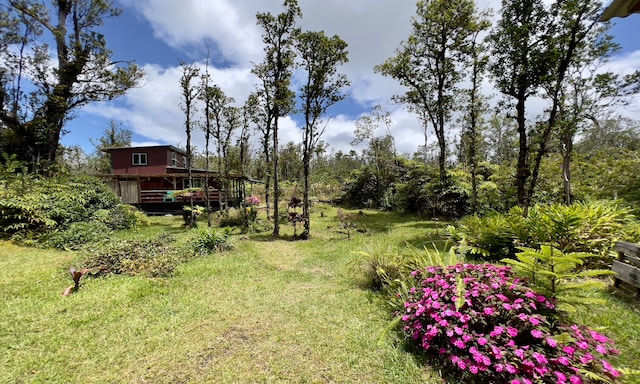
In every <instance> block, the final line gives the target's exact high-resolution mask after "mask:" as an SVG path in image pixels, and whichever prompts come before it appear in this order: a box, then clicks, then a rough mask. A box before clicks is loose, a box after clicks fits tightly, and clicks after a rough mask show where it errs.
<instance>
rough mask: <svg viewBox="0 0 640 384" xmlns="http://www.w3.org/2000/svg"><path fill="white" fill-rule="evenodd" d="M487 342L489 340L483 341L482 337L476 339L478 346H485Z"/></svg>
mask: <svg viewBox="0 0 640 384" xmlns="http://www.w3.org/2000/svg"><path fill="white" fill-rule="evenodd" d="M488 342H489V340H487V339H485V338H484V337H481V338H479V339H478V344H480V345H487V343H488Z"/></svg>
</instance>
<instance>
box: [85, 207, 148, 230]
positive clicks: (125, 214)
mask: <svg viewBox="0 0 640 384" xmlns="http://www.w3.org/2000/svg"><path fill="white" fill-rule="evenodd" d="M91 220H92V221H97V222H99V223H102V224H105V225H106V226H107V227H109V228H111V229H130V228H137V227H141V226H147V225H149V220H148V218H147V216H146V215H145V214H144V213H143V212H141V211H139V210H138V209H137V208H136V207H134V206H132V205H128V204H119V205H117V206H116V207H115V208H113V209H98V210H97V211H95V212H93V215H92V217H91Z"/></svg>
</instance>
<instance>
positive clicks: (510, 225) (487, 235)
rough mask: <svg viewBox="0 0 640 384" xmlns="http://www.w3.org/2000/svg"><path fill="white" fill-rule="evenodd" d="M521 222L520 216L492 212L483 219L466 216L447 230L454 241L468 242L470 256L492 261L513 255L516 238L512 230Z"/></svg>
mask: <svg viewBox="0 0 640 384" xmlns="http://www.w3.org/2000/svg"><path fill="white" fill-rule="evenodd" d="M514 221H515V222H514ZM521 221H522V217H521V216H517V215H504V214H500V213H497V212H493V213H491V214H489V215H487V216H485V217H479V216H476V215H474V216H467V217H465V218H463V219H462V220H460V221H459V222H458V224H457V226H456V227H454V226H449V227H448V230H449V233H450V235H451V237H452V239H453V240H454V241H462V240H465V241H467V242H468V244H469V248H468V252H469V253H470V254H476V255H479V256H481V257H482V258H486V259H491V260H493V259H500V258H503V257H508V256H511V255H513V254H514V253H515V249H516V248H515V245H514V241H515V240H516V239H517V236H516V234H515V233H514V228H515V227H516V225H515V224H517V223H518V222H521Z"/></svg>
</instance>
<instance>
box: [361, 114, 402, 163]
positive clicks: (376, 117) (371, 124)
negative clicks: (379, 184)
mask: <svg viewBox="0 0 640 384" xmlns="http://www.w3.org/2000/svg"><path fill="white" fill-rule="evenodd" d="M381 124H382V125H383V126H384V128H385V129H386V131H387V133H386V135H385V136H384V137H385V138H386V139H385V140H390V141H391V144H392V148H393V155H394V159H395V157H396V151H395V141H394V140H393V136H391V130H390V127H391V125H392V124H393V121H391V116H390V114H389V112H387V111H385V110H384V109H383V108H382V106H381V105H376V106H374V107H373V110H372V111H371V112H369V113H366V114H363V115H361V116H360V117H359V118H358V120H356V122H355V126H356V129H355V130H354V131H353V134H354V136H355V138H354V139H353V140H352V141H351V145H359V144H361V143H364V142H366V143H367V148H368V149H365V150H364V151H365V152H366V151H368V155H369V157H370V159H371V160H372V161H371V162H372V163H373V165H374V166H375V167H376V171H377V172H380V171H381V170H382V168H383V167H384V164H383V161H382V156H381V154H379V153H378V152H377V148H378V147H379V146H377V145H374V144H373V143H374V141H376V139H379V137H376V131H377V130H378V129H379V128H380V125H381Z"/></svg>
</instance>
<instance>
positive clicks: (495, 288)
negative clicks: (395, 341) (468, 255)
mask: <svg viewBox="0 0 640 384" xmlns="http://www.w3.org/2000/svg"><path fill="white" fill-rule="evenodd" d="M412 276H413V278H414V280H413V281H414V285H413V286H412V287H411V288H410V289H409V294H408V300H407V302H406V303H405V304H404V307H405V308H404V310H403V311H402V312H401V313H399V315H401V320H402V322H403V324H404V326H403V330H404V333H405V334H406V336H407V338H408V340H411V341H412V342H413V343H415V344H416V345H417V346H418V347H419V348H421V349H424V350H425V351H426V352H427V353H428V354H430V355H433V356H435V357H437V358H439V359H441V361H442V362H443V364H445V365H447V366H449V367H450V368H452V370H453V371H454V372H457V373H459V375H460V377H461V378H462V380H464V381H467V382H473V383H484V382H488V383H514V384H515V383H533V382H536V383H595V382H600V381H609V382H613V381H615V379H616V377H618V376H619V375H620V373H619V372H618V371H617V370H616V369H615V368H613V367H612V366H611V364H609V363H608V362H607V361H606V360H604V359H603V357H605V356H606V355H609V354H615V353H617V351H616V350H615V349H613V348H612V341H611V340H610V339H608V338H607V337H605V336H603V335H601V334H599V333H597V332H595V331H593V330H591V329H588V328H586V327H582V326H577V325H572V326H566V325H562V324H560V323H558V322H557V321H556V317H555V315H556V312H555V305H554V303H553V301H552V300H549V299H547V298H546V297H545V296H543V295H540V294H538V293H536V292H535V291H533V290H531V289H529V288H527V287H525V286H523V285H522V281H521V280H519V279H518V278H513V277H512V273H511V269H510V268H509V267H497V266H494V265H490V264H482V265H470V264H457V265H455V266H451V267H446V268H443V267H437V266H431V267H427V268H426V269H425V270H421V271H414V272H413V273H412Z"/></svg>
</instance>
